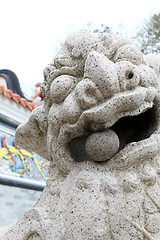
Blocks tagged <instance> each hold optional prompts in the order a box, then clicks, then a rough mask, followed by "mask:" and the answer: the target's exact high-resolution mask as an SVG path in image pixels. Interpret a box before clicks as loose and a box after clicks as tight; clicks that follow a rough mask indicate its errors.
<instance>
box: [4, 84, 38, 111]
mask: <svg viewBox="0 0 160 240" xmlns="http://www.w3.org/2000/svg"><path fill="white" fill-rule="evenodd" d="M0 95H4V96H5V97H7V98H8V99H10V100H13V101H15V102H16V103H18V104H21V105H22V106H23V107H24V108H28V109H29V110H31V111H32V110H33V109H34V108H36V107H37V106H35V105H34V104H33V103H31V102H29V101H27V99H25V98H22V97H21V96H20V95H19V94H17V93H14V92H13V91H12V90H10V89H6V88H5V87H4V86H2V85H0Z"/></svg>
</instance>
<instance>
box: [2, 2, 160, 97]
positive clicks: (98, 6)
mask: <svg viewBox="0 0 160 240" xmlns="http://www.w3.org/2000/svg"><path fill="white" fill-rule="evenodd" d="M0 7H1V11H0V31H1V35H0V69H3V68H5V69H10V70H12V71H14V72H15V73H16V75H17V76H18V78H19V80H20V84H21V87H22V90H23V92H24V93H26V92H28V95H30V96H31V95H32V91H33V89H34V85H35V83H37V82H39V81H40V82H42V81H43V69H44V68H45V67H46V65H47V64H48V63H49V62H50V61H51V60H52V59H53V58H54V56H55V53H56V52H57V50H58V48H59V47H60V42H63V41H64V39H65V37H66V36H67V35H68V34H69V33H70V32H73V31H77V30H79V29H82V28H83V27H85V26H86V25H87V24H88V23H90V22H92V26H93V27H95V28H96V27H98V26H100V25H101V24H102V23H103V24H104V25H107V26H110V27H111V28H112V29H114V30H115V31H116V30H117V29H118V28H119V26H120V25H121V24H122V25H123V26H125V29H123V30H124V33H127V35H130V34H132V35H133V33H134V31H135V30H136V28H137V27H138V26H140V24H142V22H143V21H144V19H147V18H148V17H150V16H151V15H152V14H154V13H159V12H160V0H148V1H147V0H132V1H129V0H97V1H93V0H80V1H76V0H0ZM31 89H32V91H31Z"/></svg>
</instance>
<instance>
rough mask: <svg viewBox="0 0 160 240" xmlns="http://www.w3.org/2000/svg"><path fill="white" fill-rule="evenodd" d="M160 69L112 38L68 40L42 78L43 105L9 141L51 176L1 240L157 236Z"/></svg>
mask: <svg viewBox="0 0 160 240" xmlns="http://www.w3.org/2000/svg"><path fill="white" fill-rule="evenodd" d="M159 69H160V60H159V58H158V57H157V56H155V55H153V54H151V55H147V56H143V55H142V53H141V52H140V50H139V49H138V48H137V46H136V45H135V44H134V43H133V42H131V41H128V40H125V39H123V38H121V37H119V36H117V35H111V34H108V33H104V34H99V35H98V34H93V33H89V32H86V31H80V32H78V33H75V34H72V35H70V36H69V37H68V38H67V39H66V41H65V43H64V45H63V46H62V48H61V49H60V51H59V52H58V54H57V56H56V57H55V59H54V60H53V62H52V63H51V64H49V65H48V66H47V68H46V69H45V71H44V82H43V86H42V92H43V95H44V99H45V103H44V105H43V106H41V107H39V108H38V109H36V110H35V111H33V114H32V116H31V117H30V119H29V120H28V122H27V123H25V124H24V125H21V126H20V127H19V128H18V130H17V134H16V142H17V144H19V145H21V146H23V147H24V148H26V149H30V150H33V151H36V152H37V153H39V154H41V155H42V156H44V157H46V158H48V160H50V162H51V163H50V177H49V180H48V182H47V186H46V188H45V190H44V191H43V193H42V195H41V197H40V199H39V200H38V202H37V203H36V204H35V206H34V207H33V208H32V209H31V210H30V211H28V212H26V213H25V215H24V216H23V217H22V218H21V219H20V220H19V221H18V222H17V223H16V224H13V225H12V226H10V227H9V228H8V229H7V230H6V229H5V230H3V232H2V233H1V239H3V240H10V239H13V240H22V239H24V240H31V239H35V240H38V239H39V240H40V239H41V240H50V239H52V240H53V239H54V240H60V239H63V240H70V239H73V240H74V239H78V240H88V239H90V240H91V239H94V240H96V239H97V240H98V239H99V240H106V239H107V240H122V239H123V240H144V239H149V240H158V239H159V236H160V213H159V209H160V155H159V154H160V135H159V134H160V121H159V119H160V118H159V117H160V116H159V115H160V95H159ZM97 134H99V137H98V138H97ZM106 136H107V137H106ZM89 139H90V140H89ZM107 139H110V140H107ZM107 141H108V144H107V143H106V142H107ZM111 142H112V143H111ZM105 146H106V147H105ZM112 147H113V149H114V151H113V152H112V153H110V150H111V149H112ZM94 148H95V149H96V148H97V150H96V151H95V149H94ZM92 150H93V152H94V151H95V154H92ZM95 155H96V156H95ZM102 156H105V157H104V158H103V159H102Z"/></svg>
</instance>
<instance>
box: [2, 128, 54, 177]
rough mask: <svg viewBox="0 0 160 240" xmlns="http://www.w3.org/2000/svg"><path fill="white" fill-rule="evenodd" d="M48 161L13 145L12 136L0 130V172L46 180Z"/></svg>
mask: <svg viewBox="0 0 160 240" xmlns="http://www.w3.org/2000/svg"><path fill="white" fill-rule="evenodd" d="M48 166H49V162H48V161H47V160H45V159H43V158H41V157H40V156H39V155H37V154H35V153H33V152H28V151H26V150H24V149H21V148H20V147H19V146H17V145H15V141H14V136H12V135H10V134H8V133H5V132H3V131H0V173H3V174H7V175H12V176H17V177H22V178H27V179H32V180H39V181H46V180H47V177H48Z"/></svg>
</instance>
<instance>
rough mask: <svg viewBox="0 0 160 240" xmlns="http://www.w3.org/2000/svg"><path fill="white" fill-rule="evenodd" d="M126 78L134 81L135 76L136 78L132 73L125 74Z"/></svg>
mask: <svg viewBox="0 0 160 240" xmlns="http://www.w3.org/2000/svg"><path fill="white" fill-rule="evenodd" d="M125 76H126V78H127V79H132V78H133V76H134V73H133V72H132V71H127V72H126V73H125Z"/></svg>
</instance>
